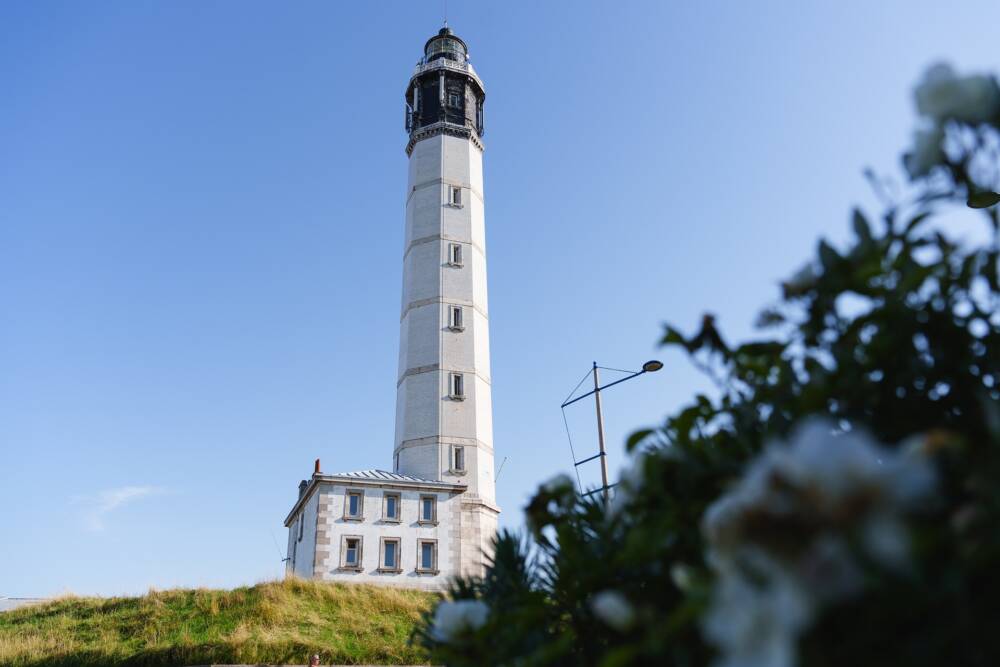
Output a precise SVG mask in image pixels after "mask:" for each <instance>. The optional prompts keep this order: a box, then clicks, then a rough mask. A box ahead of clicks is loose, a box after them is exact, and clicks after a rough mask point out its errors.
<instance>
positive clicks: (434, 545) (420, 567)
mask: <svg viewBox="0 0 1000 667" xmlns="http://www.w3.org/2000/svg"><path fill="white" fill-rule="evenodd" d="M425 544H429V545H431V560H433V563H432V564H431V567H429V568H427V567H424V559H423V555H424V554H423V551H424V545H425ZM414 570H415V571H416V572H417V573H419V574H438V573H439V572H440V571H441V570H440V568H439V567H438V541H437V540H434V539H424V538H419V539H417V566H416V568H414Z"/></svg>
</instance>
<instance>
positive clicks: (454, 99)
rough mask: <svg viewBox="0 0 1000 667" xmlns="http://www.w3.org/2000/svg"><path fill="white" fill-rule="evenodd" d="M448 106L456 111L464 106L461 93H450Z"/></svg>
mask: <svg viewBox="0 0 1000 667" xmlns="http://www.w3.org/2000/svg"><path fill="white" fill-rule="evenodd" d="M448 106H450V107H455V108H456V109H458V108H460V107H461V106H462V95H461V94H460V93H448Z"/></svg>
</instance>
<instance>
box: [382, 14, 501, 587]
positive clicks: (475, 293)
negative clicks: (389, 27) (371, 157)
mask: <svg viewBox="0 0 1000 667" xmlns="http://www.w3.org/2000/svg"><path fill="white" fill-rule="evenodd" d="M484 100H485V92H484V90H483V86H482V82H481V81H480V80H479V77H478V76H477V75H476V73H475V71H474V70H473V69H472V66H471V65H470V64H469V62H468V51H467V49H466V46H465V43H464V42H463V41H462V40H461V39H459V38H458V37H456V36H454V35H453V34H452V33H451V31H450V30H448V29H447V28H444V29H442V30H441V32H439V33H438V34H437V35H436V36H434V37H432V38H431V39H430V40H429V41H428V42H427V45H426V46H425V48H424V58H423V59H421V61H420V62H419V63H418V64H417V69H416V71H415V73H414V75H413V77H412V78H411V80H410V83H409V85H408V86H407V90H406V129H407V131H408V133H409V142H408V144H407V147H406V151H407V154H408V155H409V177H408V182H407V189H406V232H405V242H404V249H403V299H402V311H401V317H400V344H399V374H398V378H397V380H398V384H397V395H396V438H395V448H394V470H395V471H396V472H398V473H401V474H405V475H411V476H413V477H419V478H423V479H431V480H439V481H443V482H451V483H456V484H465V485H466V486H467V490H466V492H465V493H464V494H462V496H461V505H462V510H461V526H460V528H459V529H458V531H457V532H458V533H459V534H457V535H455V537H456V538H458V539H460V541H461V553H462V558H461V560H462V568H461V569H462V571H463V573H479V572H480V570H481V567H482V554H483V553H484V552H487V553H488V552H489V548H490V541H491V540H492V538H493V535H494V534H495V533H496V523H497V515H498V513H499V509H498V508H497V507H496V498H495V484H494V456H493V408H492V396H491V379H490V346H489V307H488V304H487V296H486V228H485V216H484V205H483V167H482V155H483V143H482V134H483V129H484V128H483V101H484Z"/></svg>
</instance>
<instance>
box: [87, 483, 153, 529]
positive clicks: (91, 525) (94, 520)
mask: <svg viewBox="0 0 1000 667" xmlns="http://www.w3.org/2000/svg"><path fill="white" fill-rule="evenodd" d="M163 492H164V489H163V488H161V487H158V486H122V487H119V488H117V489H106V490H104V491H101V492H99V493H96V494H94V495H90V496H79V497H77V498H75V499H74V500H75V502H76V504H78V505H80V506H82V507H83V515H82V518H83V527H84V528H86V529H87V530H90V531H94V532H100V531H102V530H104V528H105V527H106V525H107V524H106V519H107V517H108V515H109V514H110V513H111V512H113V511H115V510H116V509H118V508H119V507H124V506H125V505H128V504H130V503H134V502H135V501H137V500H139V499H141V498H147V497H149V496H155V495H159V494H161V493H163Z"/></svg>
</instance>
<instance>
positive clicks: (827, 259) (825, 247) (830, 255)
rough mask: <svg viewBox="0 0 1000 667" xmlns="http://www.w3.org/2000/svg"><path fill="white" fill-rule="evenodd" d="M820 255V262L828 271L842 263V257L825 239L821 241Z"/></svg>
mask: <svg viewBox="0 0 1000 667" xmlns="http://www.w3.org/2000/svg"><path fill="white" fill-rule="evenodd" d="M818 253H819V261H820V262H821V263H822V264H823V268H824V269H825V270H826V271H830V270H831V269H833V268H834V267H835V266H836V265H837V264H839V263H840V255H838V254H837V251H836V250H834V249H833V246H831V245H830V244H829V243H827V242H826V240H825V239H821V240H820V242H819V250H818Z"/></svg>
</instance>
